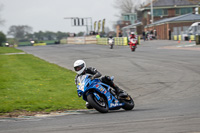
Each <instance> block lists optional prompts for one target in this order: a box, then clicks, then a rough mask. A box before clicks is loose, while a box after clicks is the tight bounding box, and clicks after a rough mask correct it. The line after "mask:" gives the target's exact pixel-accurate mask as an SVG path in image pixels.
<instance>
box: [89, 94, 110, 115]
mask: <svg viewBox="0 0 200 133" xmlns="http://www.w3.org/2000/svg"><path fill="white" fill-rule="evenodd" d="M87 101H88V102H89V104H90V105H91V106H92V107H93V108H95V109H96V110H97V111H99V112H101V113H107V112H108V105H107V102H106V99H105V98H104V97H100V100H98V99H97V98H96V97H95V96H94V95H93V94H92V93H91V94H89V95H88V96H87Z"/></svg>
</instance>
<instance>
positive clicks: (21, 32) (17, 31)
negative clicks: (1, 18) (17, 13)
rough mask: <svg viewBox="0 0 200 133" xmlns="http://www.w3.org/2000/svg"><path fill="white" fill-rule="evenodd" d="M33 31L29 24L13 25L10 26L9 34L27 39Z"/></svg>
mask: <svg viewBox="0 0 200 133" xmlns="http://www.w3.org/2000/svg"><path fill="white" fill-rule="evenodd" d="M31 32H32V27H30V26H28V25H19V26H16V25H13V26H11V27H10V28H9V31H8V35H12V36H13V37H15V38H16V39H18V40H20V39H25V38H26V36H27V35H28V34H30V33H31Z"/></svg>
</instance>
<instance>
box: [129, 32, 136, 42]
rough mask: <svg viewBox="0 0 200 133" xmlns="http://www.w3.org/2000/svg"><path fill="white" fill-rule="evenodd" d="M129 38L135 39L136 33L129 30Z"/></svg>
mask: <svg viewBox="0 0 200 133" xmlns="http://www.w3.org/2000/svg"><path fill="white" fill-rule="evenodd" d="M130 39H136V35H135V32H131V34H130V36H129V40H130Z"/></svg>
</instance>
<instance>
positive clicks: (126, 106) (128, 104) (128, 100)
mask: <svg viewBox="0 0 200 133" xmlns="http://www.w3.org/2000/svg"><path fill="white" fill-rule="evenodd" d="M122 102H123V103H125V104H124V106H122V108H123V109H125V110H132V109H133V108H134V106H135V103H134V101H133V99H132V98H131V96H129V95H128V97H127V98H126V99H123V100H122Z"/></svg>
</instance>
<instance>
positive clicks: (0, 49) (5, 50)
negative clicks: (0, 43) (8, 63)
mask: <svg viewBox="0 0 200 133" xmlns="http://www.w3.org/2000/svg"><path fill="white" fill-rule="evenodd" d="M19 52H23V51H22V50H19V49H15V48H10V47H0V54H5V53H19Z"/></svg>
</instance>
